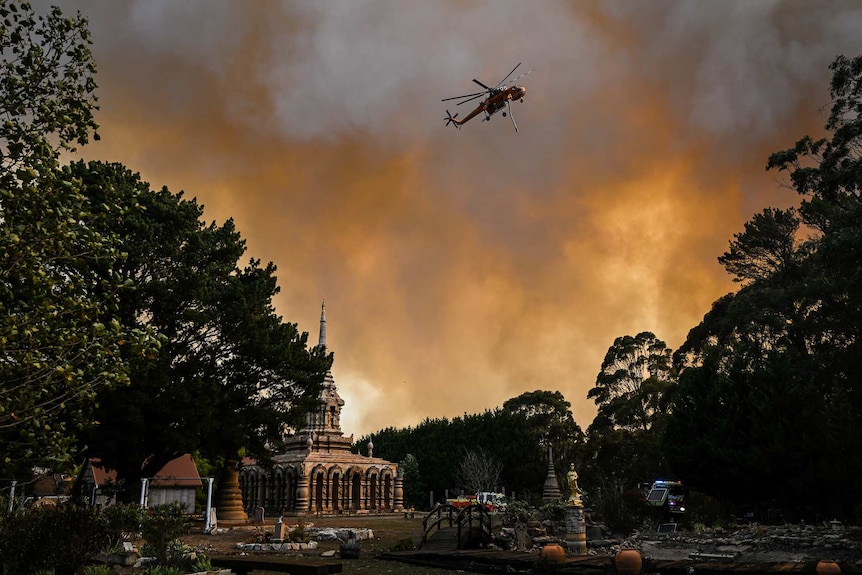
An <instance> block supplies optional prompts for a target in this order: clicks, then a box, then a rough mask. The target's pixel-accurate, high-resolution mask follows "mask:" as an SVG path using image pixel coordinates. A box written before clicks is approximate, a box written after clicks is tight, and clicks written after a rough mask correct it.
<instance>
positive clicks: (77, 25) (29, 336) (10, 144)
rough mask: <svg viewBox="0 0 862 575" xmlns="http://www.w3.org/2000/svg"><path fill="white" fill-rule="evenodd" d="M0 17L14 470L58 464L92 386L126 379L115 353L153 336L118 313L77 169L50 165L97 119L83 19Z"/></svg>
mask: <svg viewBox="0 0 862 575" xmlns="http://www.w3.org/2000/svg"><path fill="white" fill-rule="evenodd" d="M0 17H2V18H3V21H4V26H3V27H2V28H0V51H2V54H3V57H2V58H0V115H2V117H3V122H2V123H0V270H2V276H3V279H4V281H3V282H0V347H2V349H3V354H4V361H3V362H2V364H0V446H2V447H0V470H3V475H4V476H7V477H9V476H13V477H14V476H21V475H25V474H29V471H30V468H31V467H32V466H34V465H40V466H46V467H50V468H53V469H57V468H63V467H68V466H69V465H70V464H71V461H70V455H69V454H70V451H71V450H72V438H73V436H74V434H75V433H76V432H77V430H78V429H80V428H81V427H83V426H86V425H89V424H90V422H91V419H92V418H91V415H90V410H91V408H92V406H93V404H94V401H95V398H96V394H97V393H98V392H99V391H101V390H104V389H109V388H113V387H116V386H119V385H124V384H126V383H128V381H129V380H128V373H127V363H126V359H125V358H127V357H132V356H135V355H142V354H143V355H147V354H148V353H150V352H151V351H152V349H153V347H154V345H155V342H154V340H152V338H151V337H150V336H149V335H148V334H147V333H146V332H143V331H138V330H131V329H127V327H126V326H125V325H123V324H121V323H120V322H119V321H118V319H117V313H116V312H117V309H116V303H115V302H116V300H117V298H118V297H119V296H120V293H121V292H123V291H127V290H129V288H130V286H129V285H127V284H126V283H125V282H124V281H122V280H121V279H120V278H119V277H118V276H117V275H116V274H114V273H113V270H114V268H115V266H116V265H117V264H118V262H120V261H121V260H122V257H123V254H122V253H121V251H120V250H118V249H117V246H116V236H114V235H113V234H110V233H101V232H99V231H97V230H95V229H93V228H92V226H91V225H90V223H91V221H92V220H93V210H92V209H91V206H89V205H88V204H87V201H86V199H85V197H84V195H83V193H82V188H81V182H80V180H77V179H75V178H71V177H68V176H69V175H68V174H66V173H61V172H59V171H58V170H57V167H56V166H57V157H58V154H59V151H60V150H71V149H73V148H74V146H75V145H81V144H84V143H86V142H87V140H88V138H89V134H90V133H91V132H92V131H93V130H94V129H95V127H96V124H95V123H94V121H93V116H92V112H93V109H94V108H95V104H94V102H95V96H93V94H92V93H93V90H94V89H95V82H94V81H93V73H94V71H95V67H94V64H93V62H92V58H91V55H90V51H89V43H90V39H89V32H88V31H87V27H86V20H84V19H83V18H81V17H80V16H78V17H71V18H67V17H64V16H63V15H62V13H61V12H60V10H59V9H57V8H52V9H51V11H50V13H49V14H48V15H47V16H43V15H37V14H36V13H35V12H34V11H33V10H32V8H31V7H30V5H29V4H26V3H22V2H18V1H8V2H4V3H2V4H0ZM106 194H107V199H106V201H107V202H109V203H110V202H111V201H112V199H113V198H112V196H111V194H110V192H109V191H108V192H106ZM96 267H99V268H101V269H104V270H106V272H107V273H103V274H100V275H98V276H96V275H94V274H93V270H94V269H95V268H96Z"/></svg>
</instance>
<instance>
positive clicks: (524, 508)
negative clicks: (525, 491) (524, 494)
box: [503, 501, 535, 525]
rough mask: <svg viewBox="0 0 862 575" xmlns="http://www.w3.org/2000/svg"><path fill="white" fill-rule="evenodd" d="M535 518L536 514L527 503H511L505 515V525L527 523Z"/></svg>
mask: <svg viewBox="0 0 862 575" xmlns="http://www.w3.org/2000/svg"><path fill="white" fill-rule="evenodd" d="M533 518H535V513H534V512H533V508H532V507H530V504H529V503H527V502H526V501H510V502H509V504H508V505H507V506H506V513H505V514H504V515H503V523H505V524H506V525H512V524H514V523H526V522H527V521H529V520H531V519H533Z"/></svg>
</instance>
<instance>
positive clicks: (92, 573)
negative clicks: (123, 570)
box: [81, 565, 117, 575]
mask: <svg viewBox="0 0 862 575" xmlns="http://www.w3.org/2000/svg"><path fill="white" fill-rule="evenodd" d="M116 573H117V572H116V571H115V570H114V568H113V567H110V566H108V565H87V566H86V567H84V569H83V571H81V575H116Z"/></svg>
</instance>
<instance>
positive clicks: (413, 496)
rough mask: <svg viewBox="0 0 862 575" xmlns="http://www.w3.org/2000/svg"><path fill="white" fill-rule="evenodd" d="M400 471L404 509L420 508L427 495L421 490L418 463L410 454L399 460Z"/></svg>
mask: <svg viewBox="0 0 862 575" xmlns="http://www.w3.org/2000/svg"><path fill="white" fill-rule="evenodd" d="M401 471H402V472H403V473H404V481H403V485H404V507H407V508H410V507H412V508H416V507H420V508H421V507H422V506H423V505H424V503H425V500H426V498H427V495H425V492H424V491H423V490H422V476H421V474H420V473H419V462H418V461H417V460H416V457H414V456H413V454H412V453H408V454H407V455H405V456H404V459H402V460H401Z"/></svg>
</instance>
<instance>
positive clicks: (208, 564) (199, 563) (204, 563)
mask: <svg viewBox="0 0 862 575" xmlns="http://www.w3.org/2000/svg"><path fill="white" fill-rule="evenodd" d="M192 571H194V572H195V573H200V572H201V571H215V568H214V567H213V564H212V561H210V558H209V557H207V556H206V555H204V554H203V553H198V556H197V560H195V562H194V563H193V564H192Z"/></svg>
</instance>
